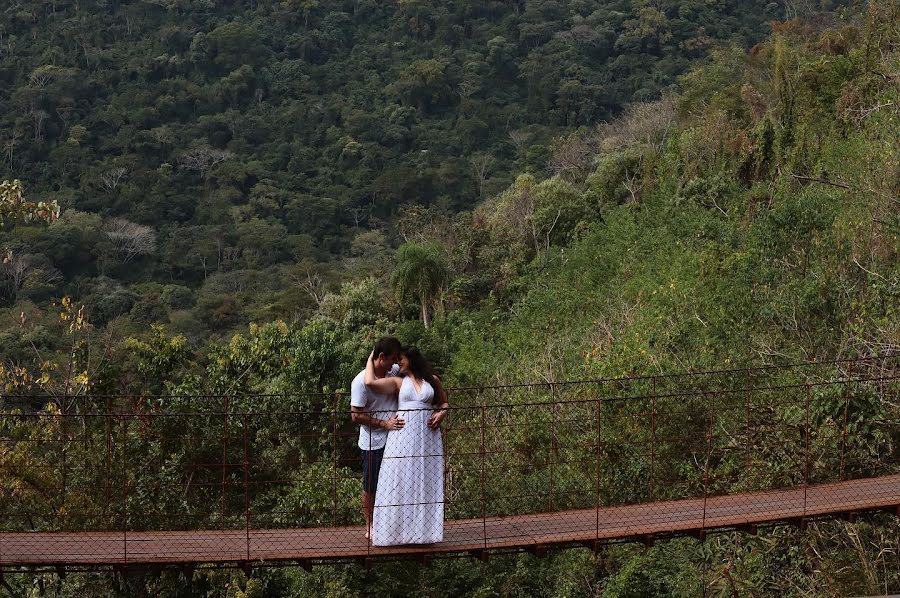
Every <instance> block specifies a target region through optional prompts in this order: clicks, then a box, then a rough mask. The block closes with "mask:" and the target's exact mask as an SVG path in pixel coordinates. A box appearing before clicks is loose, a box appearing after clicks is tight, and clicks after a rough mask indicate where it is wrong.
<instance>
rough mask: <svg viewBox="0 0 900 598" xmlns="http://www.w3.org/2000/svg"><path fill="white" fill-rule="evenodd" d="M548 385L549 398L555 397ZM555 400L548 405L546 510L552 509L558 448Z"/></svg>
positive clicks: (551, 385) (551, 386) (551, 387)
mask: <svg viewBox="0 0 900 598" xmlns="http://www.w3.org/2000/svg"><path fill="white" fill-rule="evenodd" d="M549 386H550V398H551V399H555V398H556V397H555V396H554V392H553V384H549ZM556 406H557V405H556V402H555V401H554V402H553V403H552V404H551V406H550V447H549V449H550V450H549V455H548V457H549V459H550V462H549V463H548V465H549V466H550V477H549V485H548V494H547V510H548V511H550V512H552V511H553V474H554V472H555V469H556V468H555V465H556V457H557V456H558V455H557V450H558V443H557V441H556Z"/></svg>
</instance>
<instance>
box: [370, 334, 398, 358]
mask: <svg viewBox="0 0 900 598" xmlns="http://www.w3.org/2000/svg"><path fill="white" fill-rule="evenodd" d="M401 350H403V345H401V344H400V341H399V340H398V339H397V337H394V336H382V337H381V338H380V339H378V340H377V341H375V351H374V355H375V357H376V358H377V357H378V356H379V355H381V354H382V353H384V354H385V355H399V353H400V351H401Z"/></svg>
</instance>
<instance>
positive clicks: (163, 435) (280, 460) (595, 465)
mask: <svg viewBox="0 0 900 598" xmlns="http://www.w3.org/2000/svg"><path fill="white" fill-rule="evenodd" d="M898 366H900V357H898V356H879V357H876V358H870V359H860V360H852V361H840V362H828V363H814V364H801V365H796V366H785V367H768V368H755V369H741V370H728V371H717V372H703V373H692V374H691V373H689V374H676V375H667V376H643V377H633V378H620V379H611V380H585V381H575V382H561V383H554V382H545V383H535V384H518V385H507V386H493V387H482V388H459V389H451V390H450V403H451V405H452V407H451V410H450V413H449V415H448V417H447V419H446V420H445V421H444V425H443V431H442V446H443V458H442V459H440V463H441V464H442V466H443V485H442V488H443V497H442V499H441V503H442V507H443V510H444V516H445V517H446V518H447V519H449V520H471V521H470V522H469V524H466V525H468V527H466V525H462V526H458V527H457V528H455V529H457V530H461V531H458V532H454V533H458V534H462V535H461V536H460V537H459V538H456V539H455V540H454V541H457V544H458V545H460V546H463V545H465V546H467V547H468V548H469V549H473V550H475V549H478V548H484V549H502V548H514V547H517V546H522V545H530V544H535V543H541V539H540V538H537V537H536V536H537V535H538V534H543V536H541V537H543V538H544V539H545V540H546V541H547V542H548V543H552V542H553V541H554V540H553V538H554V537H555V536H554V533H556V532H559V533H562V532H563V531H564V530H560V529H557V528H559V527H560V526H564V525H571V521H572V520H571V519H570V520H566V521H567V523H566V522H563V521H562V520H560V519H559V518H558V517H555V515H554V514H556V513H559V512H562V511H569V510H581V513H580V515H579V517H581V518H582V519H584V520H585V521H581V523H580V524H579V525H581V526H582V528H585V529H586V530H587V532H585V533H586V535H585V537H584V539H585V540H596V539H602V538H603V534H602V533H601V531H602V530H601V527H602V526H605V525H610V524H611V523H610V522H605V521H601V519H602V517H601V512H602V510H603V509H605V508H607V507H616V506H625V505H630V506H632V507H634V508H633V509H632V510H631V511H629V513H630V515H627V517H625V518H624V519H620V520H619V521H616V522H613V523H615V525H618V526H619V527H622V526H625V527H626V528H629V529H632V528H633V529H634V530H636V531H635V535H640V532H639V531H640V530H641V529H643V528H644V527H646V525H645V524H646V523H647V522H648V521H654V518H655V517H657V516H659V513H658V512H657V507H656V505H658V504H660V502H661V501H673V500H686V499H698V500H701V503H697V504H702V510H701V511H697V512H698V513H701V515H700V516H701V517H702V520H701V522H700V525H699V526H698V529H699V532H700V533H703V532H704V531H705V528H706V523H707V521H706V518H707V515H708V510H707V501H710V500H712V499H714V498H715V497H719V496H727V495H732V494H737V493H745V492H755V491H759V492H763V491H776V490H778V489H785V488H795V487H807V486H809V485H815V484H823V483H829V482H835V481H840V480H846V479H856V478H864V477H866V478H867V477H875V476H879V475H888V474H896V473H900V367H898ZM2 401H3V409H2V413H0V485H2V487H3V492H2V493H0V521H2V529H0V531H3V532H14V531H54V532H60V531H71V532H78V531H81V532H83V531H91V532H94V531H96V532H100V531H104V532H118V533H121V534H122V535H123V536H124V535H127V534H128V533H134V532H141V531H151V530H168V531H173V530H231V531H232V532H233V536H234V541H235V544H234V549H233V552H234V558H233V559H231V560H253V559H255V558H263V557H261V556H260V555H268V556H267V557H266V558H278V555H279V554H289V553H291V551H292V550H294V551H296V549H297V546H299V545H300V544H302V543H304V542H306V543H310V542H314V541H315V542H318V544H321V545H325V546H329V547H330V548H331V549H332V550H333V552H334V551H336V554H337V553H340V551H341V550H346V551H347V553H348V554H350V553H354V554H357V553H358V552H359V545H362V546H363V547H365V550H367V551H371V550H373V549H372V547H371V546H370V545H369V543H368V542H367V541H366V540H365V538H364V537H362V532H360V533H359V534H356V535H351V536H349V538H350V539H349V540H348V535H347V534H346V533H345V532H344V531H342V530H341V528H343V527H344V526H353V525H357V526H359V525H362V523H363V512H362V508H361V505H360V490H361V473H360V468H361V462H360V453H359V450H358V448H357V446H356V443H357V436H358V427H357V426H355V425H354V424H353V423H352V422H351V420H350V414H349V399H348V397H347V396H345V395H343V394H327V395H326V394H322V395H302V396H301V395H295V396H290V395H285V396H278V397H273V396H262V395H256V396H208V397H187V396H164V397H163V396H152V397H148V396H92V397H79V398H76V399H74V400H69V401H67V402H66V409H65V411H62V410H60V409H59V408H58V407H57V405H58V402H56V401H54V400H53V399H52V398H50V397H35V396H31V397H23V396H18V397H9V396H7V397H3V400H2ZM298 405H300V406H302V408H300V407H297V406H298ZM310 405H313V406H314V408H310ZM406 456H408V457H409V458H411V459H412V458H421V457H423V455H422V454H421V452H418V453H417V452H416V451H415V450H411V451H410V452H409V454H408V455H406ZM431 462H432V463H433V461H431ZM417 463H419V465H420V466H421V463H423V461H421V459H420V460H419V461H418V462H417ZM766 496H767V495H766V494H765V493H761V494H760V495H759V496H758V499H757V501H758V503H759V505H758V506H759V508H764V507H765V501H766V500H767V499H766ZM692 504H693V503H692ZM807 506H808V505H807V503H806V501H805V500H804V502H803V504H802V505H800V504H798V509H800V512H801V515H800V517H801V518H802V517H805V516H806V515H807ZM695 507H696V505H695ZM685 508H687V507H685ZM692 508H694V507H692ZM666 512H667V513H670V511H666ZM660 513H661V511H660ZM527 514H543V515H541V516H540V517H537V518H535V517H532V518H531V519H530V522H531V523H530V525H532V527H531V528H528V529H525V528H524V527H521V526H520V527H519V528H516V527H515V525H514V520H510V519H509V518H510V517H516V516H520V515H527ZM719 515H721V513H719ZM814 515H815V513H814V512H813V511H810V512H809V516H814ZM686 516H687V515H686ZM501 517H502V518H504V519H505V520H507V523H509V522H510V521H512V523H509V525H504V526H501V525H500V524H499V523H498V522H497V521H496V519H495V518H501ZM542 519H543V523H542V524H541V525H538V527H533V524H534V522H535V521H537V522H538V523H539V524H540V523H541V520H542ZM576 519H577V518H576ZM588 520H590V521H588ZM592 522H595V523H596V527H595V528H592V525H593V523H592ZM495 524H496V525H495ZM492 526H493V527H492ZM510 526H512V527H510ZM554 526H557V527H554ZM629 526H630V527H629ZM256 529H272V530H280V529H290V530H298V529H299V530H309V534H307V535H303V534H299V533H293V534H288V535H281V536H279V535H277V534H275V535H273V536H272V539H271V542H272V543H273V546H271V547H269V548H271V550H269V551H268V552H266V551H265V550H262V549H263V548H265V547H260V546H256V548H257V549H259V550H261V551H262V552H254V550H256V549H254V548H253V546H254V544H253V543H252V542H251V541H250V531H251V530H256ZM516 529H518V530H519V531H515V530H516ZM511 530H512V531H511ZM582 531H585V530H584V529H582ZM588 532H590V533H588ZM579 533H581V532H579ZM273 534H274V532H273ZM575 535H577V534H575ZM357 536H359V537H357ZM559 537H565V538H569V539H571V538H572V537H573V535H572V534H571V533H569V534H565V533H563V534H562V535H561V536H559ZM217 541H218V540H217ZM173 542H174V541H173ZM292 543H294V544H296V545H293V544H292ZM207 544H208V543H207ZM207 544H204V542H203V541H202V540H197V544H196V546H193V545H184V544H179V545H177V546H176V545H175V544H173V548H172V550H173V555H174V556H173V559H175V557H177V556H178V555H179V554H183V553H185V552H190V551H192V550H197V551H201V550H207V549H208V548H209V546H208V545H207ZM0 549H2V546H0ZM179 551H180V552H179ZM279 551H281V552H279ZM244 552H246V554H244ZM0 556H2V555H0ZM130 558H131V559H132V560H134V561H140V560H141V555H140V554H132V555H131V557H130ZM175 560H177V559H175Z"/></svg>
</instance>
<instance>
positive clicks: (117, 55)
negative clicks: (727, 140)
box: [0, 0, 800, 352]
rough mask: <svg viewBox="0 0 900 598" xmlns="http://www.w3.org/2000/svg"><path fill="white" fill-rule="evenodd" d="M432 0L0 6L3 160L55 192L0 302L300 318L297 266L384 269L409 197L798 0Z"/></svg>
mask: <svg viewBox="0 0 900 598" xmlns="http://www.w3.org/2000/svg"><path fill="white" fill-rule="evenodd" d="M431 4H432V3H428V2H422V1H418V0H403V1H399V2H372V1H359V0H354V1H347V2H328V3H324V2H317V1H315V0H302V1H301V0H284V1H274V0H263V1H260V2H257V1H255V0H251V1H250V2H249V3H248V2H210V1H207V0H196V1H194V0H184V1H182V0H171V1H169V0H164V1H162V0H161V1H140V2H137V1H135V2H120V1H116V2H108V1H106V0H103V1H98V2H94V1H93V0H88V1H85V0H71V1H69V0H59V1H58V0H54V1H53V2H49V3H48V2H21V1H17V2H14V3H11V4H10V5H9V6H7V7H5V8H4V9H3V15H4V20H3V26H2V29H0V144H2V147H3V153H2V160H0V178H9V179H12V178H18V179H21V180H22V181H23V182H24V184H25V186H26V189H27V193H28V195H29V197H31V198H33V199H34V200H42V199H52V200H56V201H58V202H59V203H60V204H61V205H62V207H63V211H62V217H61V219H60V221H59V222H57V223H56V224H55V225H54V226H52V227H49V228H46V229H40V230H32V229H30V230H27V231H15V232H12V233H9V232H5V233H3V234H2V238H0V245H3V246H7V247H10V248H12V249H13V250H14V252H15V256H16V257H15V259H14V262H13V264H12V265H11V266H10V267H9V268H8V271H7V272H4V274H5V275H6V276H5V277H4V281H3V282H4V284H3V288H2V289H0V293H2V295H0V302H2V304H3V305H4V306H9V305H10V304H17V307H16V310H14V311H15V313H18V312H20V311H21V309H22V308H23V307H24V308H26V311H27V308H28V307H29V306H30V305H31V304H32V303H34V304H36V305H37V306H38V307H42V306H43V305H45V304H46V303H47V301H48V300H50V299H51V298H53V297H59V296H62V295H64V294H66V295H70V296H73V297H75V298H77V299H78V300H81V301H84V302H85V303H86V304H87V305H88V311H89V313H90V316H91V319H92V321H93V322H94V323H96V324H98V325H106V324H108V323H110V322H115V325H116V326H117V327H120V328H123V329H124V330H125V331H127V332H129V333H133V332H138V331H140V330H141V329H144V328H146V327H147V325H148V324H150V323H154V322H164V323H166V324H168V325H169V326H170V327H171V329H172V330H173V331H176V332H181V333H184V334H185V335H186V336H188V338H190V339H191V340H192V341H202V340H204V339H206V338H208V337H209V336H210V335H227V334H229V333H230V332H231V331H234V330H240V329H242V328H244V327H245V325H246V324H247V323H248V322H250V321H268V320H272V319H275V318H284V319H295V318H301V319H304V318H306V317H308V316H309V315H310V314H311V313H313V312H314V311H315V309H316V298H317V297H319V294H318V293H319V290H318V289H313V292H312V294H310V293H309V292H307V290H308V287H309V285H310V284H314V285H317V286H318V285H320V284H321V285H323V286H324V290H332V291H333V290H336V289H337V287H338V286H339V284H340V282H342V281H344V280H347V279H358V278H359V274H360V272H361V271H366V270H380V271H386V270H388V269H389V268H390V256H391V251H392V248H394V247H396V246H397V245H398V244H399V242H401V241H402V240H403V235H404V232H403V231H400V230H398V229H397V226H396V220H397V216H398V215H399V214H402V213H404V212H406V211H407V210H408V209H409V208H411V207H421V206H425V207H430V208H432V209H434V210H436V212H437V213H440V214H442V215H450V214H453V213H456V212H459V211H461V210H467V209H471V208H472V207H473V206H474V205H476V204H477V203H478V202H479V201H481V200H482V199H484V198H487V197H489V196H492V195H494V194H496V193H497V192H499V191H501V190H503V189H504V188H506V187H507V186H508V185H509V184H510V183H511V182H512V181H513V180H514V178H515V177H516V176H517V174H518V173H520V172H524V171H528V172H532V173H535V174H537V175H539V176H544V175H546V174H548V173H550V172H552V171H553V166H551V165H548V162H550V161H551V160H552V157H553V154H554V151H555V150H556V148H557V147H558V145H559V136H560V135H561V134H563V133H565V132H566V131H569V130H571V129H573V128H576V127H584V128H588V129H589V128H591V127H593V126H594V125H596V123H598V122H601V121H604V120H608V119H610V118H611V117H612V116H613V115H615V114H617V113H618V112H619V111H620V110H621V109H622V107H623V105H625V104H627V103H630V102H635V101H644V100H651V99H655V98H657V97H659V96H660V94H661V93H662V92H663V91H664V90H666V89H668V88H669V87H670V86H671V85H673V84H674V83H675V81H676V78H677V77H678V76H679V75H681V74H683V73H684V72H685V71H686V70H687V69H688V68H689V67H690V65H691V64H692V63H693V62H695V61H696V60H698V59H702V58H703V57H705V56H708V55H709V54H710V52H712V51H713V50H715V49H716V48H725V47H735V48H740V49H743V50H746V49H748V48H750V47H751V46H752V45H753V44H754V43H756V42H757V41H759V40H760V39H762V38H763V37H764V36H765V34H766V33H767V31H768V26H767V24H766V23H767V21H768V20H770V19H781V18H784V17H785V16H791V15H792V14H793V13H794V12H796V11H797V10H800V9H799V8H798V7H793V6H792V7H789V8H787V9H786V8H784V7H783V6H781V5H780V4H778V3H775V2H768V3H767V2H762V1H759V0H755V1H754V2H738V1H734V0H728V1H722V2H699V1H697V2H680V1H679V2H674V1H672V2H643V1H633V0H616V1H614V2H608V1H603V2H601V1H598V0H579V1H569V0H564V1H556V0H550V1H547V2H542V1H534V2H532V1H528V2H526V1H524V0H522V1H516V2H450V3H445V5H441V6H432V5H431ZM563 159H564V158H563ZM482 291H483V289H482ZM483 295H484V293H483V292H482V293H481V294H480V295H479V297H478V298H480V297H481V296H483ZM12 351H13V349H12V348H11V347H9V346H8V345H7V346H4V352H12Z"/></svg>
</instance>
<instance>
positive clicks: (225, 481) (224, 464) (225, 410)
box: [221, 395, 231, 526]
mask: <svg viewBox="0 0 900 598" xmlns="http://www.w3.org/2000/svg"><path fill="white" fill-rule="evenodd" d="M223 401H224V405H223V407H224V408H223V410H222V522H221V525H223V526H224V525H225V519H226V513H227V492H228V412H229V409H230V405H231V400H230V398H229V396H228V395H225V396H224V397H223Z"/></svg>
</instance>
